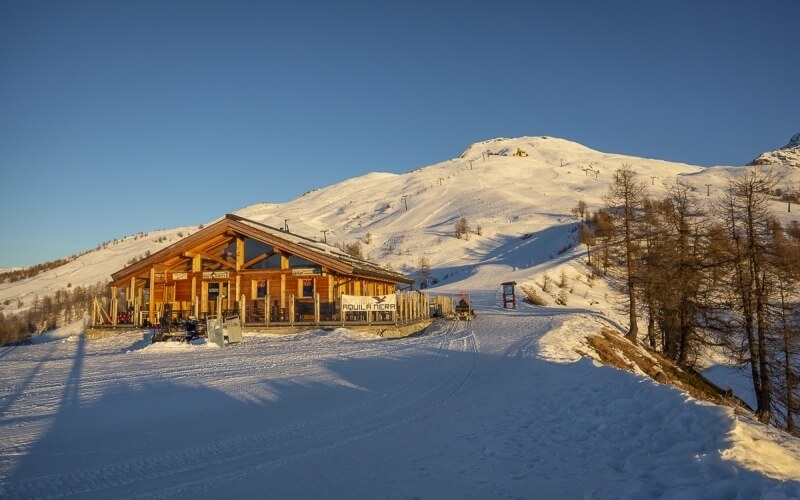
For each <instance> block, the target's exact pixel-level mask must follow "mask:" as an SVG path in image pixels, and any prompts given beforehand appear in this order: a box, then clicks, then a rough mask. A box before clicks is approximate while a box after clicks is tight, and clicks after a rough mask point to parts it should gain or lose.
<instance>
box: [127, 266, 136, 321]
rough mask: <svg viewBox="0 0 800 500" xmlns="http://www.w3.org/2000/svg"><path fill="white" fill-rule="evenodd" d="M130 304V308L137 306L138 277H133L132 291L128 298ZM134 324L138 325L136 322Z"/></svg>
mask: <svg viewBox="0 0 800 500" xmlns="http://www.w3.org/2000/svg"><path fill="white" fill-rule="evenodd" d="M126 298H127V299H128V302H130V304H128V305H129V307H134V306H135V304H136V276H131V290H130V294H129V295H128V296H127V297H126ZM134 323H136V322H135V321H134Z"/></svg>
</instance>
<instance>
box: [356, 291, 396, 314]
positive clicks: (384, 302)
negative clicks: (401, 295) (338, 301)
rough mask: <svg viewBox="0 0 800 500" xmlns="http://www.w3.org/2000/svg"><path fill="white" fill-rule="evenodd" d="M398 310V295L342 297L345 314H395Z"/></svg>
mask: <svg viewBox="0 0 800 500" xmlns="http://www.w3.org/2000/svg"><path fill="white" fill-rule="evenodd" d="M396 310H397V295H396V294H394V293H393V294H391V295H367V296H361V295H342V311H344V312H373V311H378V312H393V311H396Z"/></svg>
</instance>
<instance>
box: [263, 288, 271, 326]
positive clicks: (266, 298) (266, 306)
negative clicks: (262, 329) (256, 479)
mask: <svg viewBox="0 0 800 500" xmlns="http://www.w3.org/2000/svg"><path fill="white" fill-rule="evenodd" d="M269 308H270V303H269V281H267V294H266V295H265V296H264V325H266V326H269Z"/></svg>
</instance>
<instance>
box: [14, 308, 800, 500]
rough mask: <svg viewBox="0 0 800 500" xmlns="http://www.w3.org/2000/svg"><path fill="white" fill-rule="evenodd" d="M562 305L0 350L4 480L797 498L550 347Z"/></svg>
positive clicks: (139, 491)
mask: <svg viewBox="0 0 800 500" xmlns="http://www.w3.org/2000/svg"><path fill="white" fill-rule="evenodd" d="M569 317H570V315H566V314H562V315H552V314H550V313H543V314H540V315H535V314H529V313H522V312H508V311H502V310H497V309H493V308H486V309H485V310H483V311H480V314H479V316H478V317H477V318H476V320H475V321H473V322H467V323H464V322H444V321H443V322H440V323H438V324H437V325H436V326H435V327H434V328H432V329H431V331H429V332H428V333H427V334H426V335H423V336H420V337H414V338H408V339H402V340H392V341H389V340H382V339H377V338H375V337H373V336H366V335H359V334H356V333H353V332H350V331H347V330H336V331H333V332H321V331H320V332H309V333H305V334H299V335H292V336H276V335H269V334H257V335H251V336H248V337H246V339H245V342H244V343H242V344H239V345H235V346H232V347H228V348H225V349H219V348H214V347H211V346H209V345H185V344H179V343H165V344H155V345H150V344H149V343H148V342H147V341H146V340H143V336H142V334H141V333H140V334H139V335H137V336H135V337H134V336H118V337H114V338H109V339H105V340H98V341H90V342H85V341H84V340H82V337H70V338H69V339H68V340H62V341H55V342H49V343H43V344H38V345H29V346H19V347H12V348H4V349H2V350H0V383H2V393H0V394H1V395H2V399H0V457H2V458H0V497H2V498H58V497H69V496H79V497H83V498H119V497H165V498H175V497H183V498H244V497H250V498H252V497H260V498H495V497H497V498H703V499H709V498H720V499H722V498H724V499H730V498H741V499H745V498H759V497H764V496H765V495H767V494H770V495H771V496H769V498H796V497H800V482H798V479H800V471H798V477H797V478H795V479H794V480H793V479H791V478H790V479H789V480H786V481H779V480H776V479H771V478H768V477H766V476H764V475H762V474H760V473H758V472H753V471H750V470H747V469H745V468H744V467H742V466H740V465H737V464H736V463H734V462H732V461H729V460H726V459H724V458H723V457H724V453H725V450H726V449H729V448H730V437H729V433H731V432H732V431H733V426H734V421H733V420H732V419H731V417H730V413H729V412H728V411H727V410H724V409H721V408H718V407H715V406H713V405H706V404H702V403H698V402H695V401H692V400H689V399H688V398H687V397H686V396H685V395H684V394H682V393H681V392H679V391H677V390H675V389H673V388H670V387H666V386H660V385H657V384H655V383H653V382H651V381H650V380H648V379H645V378H641V377H637V376H634V375H631V374H628V373H625V372H621V371H618V370H615V369H612V368H606V367H599V366H596V365H595V364H594V363H593V362H591V361H589V360H580V361H577V362H571V363H555V362H553V361H552V360H548V359H545V357H550V358H552V354H553V352H554V346H553V345H549V346H547V347H548V349H543V347H544V346H543V342H542V339H543V337H544V336H545V334H547V333H548V332H552V331H553V329H554V328H556V327H558V326H559V325H562V326H563V324H564V322H565V321H569V320H568V319H567V318H569ZM594 321H595V320H594V319H592V318H591V317H588V316H585V317H582V318H580V320H579V321H578V323H579V324H583V325H588V326H589V327H591V326H592V324H593V322H594ZM594 326H599V323H594ZM576 335H577V333H576ZM557 347H558V346H556V351H557ZM545 351H547V352H548V353H549V355H548V356H545V355H544V354H543V353H544V352H545Z"/></svg>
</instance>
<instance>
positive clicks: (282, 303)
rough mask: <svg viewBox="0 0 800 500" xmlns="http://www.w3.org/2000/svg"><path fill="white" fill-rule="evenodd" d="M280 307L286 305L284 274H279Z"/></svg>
mask: <svg viewBox="0 0 800 500" xmlns="http://www.w3.org/2000/svg"><path fill="white" fill-rule="evenodd" d="M280 305H281V309H283V308H285V307H286V275H285V274H281V303H280Z"/></svg>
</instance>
